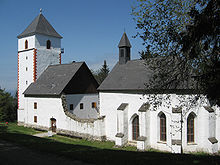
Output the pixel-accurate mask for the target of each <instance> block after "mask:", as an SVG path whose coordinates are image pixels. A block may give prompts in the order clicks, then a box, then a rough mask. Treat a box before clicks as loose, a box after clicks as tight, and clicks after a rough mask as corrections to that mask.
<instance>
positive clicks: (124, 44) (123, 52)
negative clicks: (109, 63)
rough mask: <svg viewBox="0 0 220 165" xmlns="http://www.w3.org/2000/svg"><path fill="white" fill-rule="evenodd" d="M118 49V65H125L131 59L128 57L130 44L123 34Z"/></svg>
mask: <svg viewBox="0 0 220 165" xmlns="http://www.w3.org/2000/svg"><path fill="white" fill-rule="evenodd" d="M118 47H119V64H126V62H127V61H130V58H131V55H130V49H131V44H130V41H129V39H128V37H127V35H126V33H125V32H124V34H123V35H122V37H121V40H120V42H119V44H118Z"/></svg>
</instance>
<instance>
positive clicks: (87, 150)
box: [0, 123, 220, 164]
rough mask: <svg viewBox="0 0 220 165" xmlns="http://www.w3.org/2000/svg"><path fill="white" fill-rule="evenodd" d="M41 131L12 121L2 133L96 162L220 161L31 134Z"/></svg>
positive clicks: (0, 136)
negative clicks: (137, 150)
mask: <svg viewBox="0 0 220 165" xmlns="http://www.w3.org/2000/svg"><path fill="white" fill-rule="evenodd" d="M35 133H39V131H36V130H34V129H30V128H25V127H21V126H17V125H16V124H15V123H13V124H9V125H8V129H7V130H6V131H3V132H1V133H0V139H4V140H7V141H10V142H13V143H16V144H19V145H22V146H25V147H27V148H31V149H32V150H36V151H40V152H49V153H53V154H56V155H58V156H64V157H67V158H70V159H74V160H76V159H77V160H81V161H84V162H88V163H93V164H167V163H169V164H220V157H219V156H210V155H191V154H183V155H180V154H171V153H162V152H155V151H154V150H151V151H148V152H136V151H135V150H136V148H135V147H130V146H128V147H124V148H115V147H114V143H112V142H100V141H87V140H84V139H77V138H70V137H64V136H60V135H55V136H53V137H50V138H38V137H34V136H32V135H33V134H35Z"/></svg>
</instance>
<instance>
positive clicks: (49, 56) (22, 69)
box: [17, 34, 61, 122]
mask: <svg viewBox="0 0 220 165" xmlns="http://www.w3.org/2000/svg"><path fill="white" fill-rule="evenodd" d="M26 40H27V41H28V48H27V49H25V41H26ZM47 40H50V41H51V49H46V41H47ZM60 47H61V39H60V38H55V37H50V36H45V35H40V34H36V35H33V36H28V37H23V38H20V39H18V105H19V107H18V110H19V111H22V110H24V95H23V92H24V91H25V90H26V89H27V87H28V86H29V85H30V84H31V83H32V82H34V81H35V80H36V78H38V77H39V76H40V74H41V73H42V72H43V71H44V70H45V69H46V68H47V67H48V66H49V65H52V64H59V62H60V60H61V59H60V58H61V55H60V52H61V50H60ZM35 50H36V54H35ZM35 57H36V58H35ZM35 60H36V61H35ZM35 76H36V77H35ZM19 111H18V113H17V114H18V121H19V122H23V117H22V114H24V112H19Z"/></svg>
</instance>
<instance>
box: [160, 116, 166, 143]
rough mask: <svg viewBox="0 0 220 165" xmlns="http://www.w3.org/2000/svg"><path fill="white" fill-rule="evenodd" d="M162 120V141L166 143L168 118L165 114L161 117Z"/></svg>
mask: <svg viewBox="0 0 220 165" xmlns="http://www.w3.org/2000/svg"><path fill="white" fill-rule="evenodd" d="M159 118H160V141H166V140H167V137H166V116H165V114H164V113H161V114H160V115H159Z"/></svg>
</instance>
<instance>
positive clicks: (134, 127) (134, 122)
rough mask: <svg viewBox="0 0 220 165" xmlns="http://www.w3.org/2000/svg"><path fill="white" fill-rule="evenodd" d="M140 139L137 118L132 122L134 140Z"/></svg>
mask: <svg viewBox="0 0 220 165" xmlns="http://www.w3.org/2000/svg"><path fill="white" fill-rule="evenodd" d="M138 137H139V117H138V116H136V117H135V118H134V119H133V121H132V139H133V140H137V138H138Z"/></svg>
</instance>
